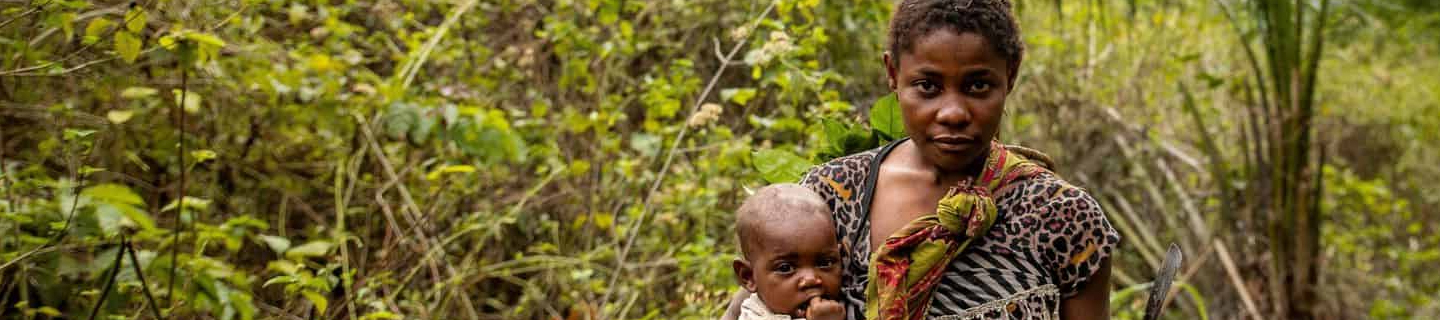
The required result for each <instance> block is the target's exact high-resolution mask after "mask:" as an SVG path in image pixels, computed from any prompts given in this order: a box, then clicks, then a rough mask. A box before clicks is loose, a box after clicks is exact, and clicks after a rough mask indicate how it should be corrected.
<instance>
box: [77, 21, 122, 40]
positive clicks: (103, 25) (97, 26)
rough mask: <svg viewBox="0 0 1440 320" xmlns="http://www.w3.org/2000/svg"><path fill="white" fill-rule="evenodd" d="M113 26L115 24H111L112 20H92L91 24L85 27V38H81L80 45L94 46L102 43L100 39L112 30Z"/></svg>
mask: <svg viewBox="0 0 1440 320" xmlns="http://www.w3.org/2000/svg"><path fill="white" fill-rule="evenodd" d="M113 24H115V23H114V22H110V20H105V19H98V18H97V19H90V24H87V25H85V36H83V37H81V38H80V43H82V44H94V43H96V42H100V37H103V36H104V35H105V31H108V30H110V26H111V25H113Z"/></svg>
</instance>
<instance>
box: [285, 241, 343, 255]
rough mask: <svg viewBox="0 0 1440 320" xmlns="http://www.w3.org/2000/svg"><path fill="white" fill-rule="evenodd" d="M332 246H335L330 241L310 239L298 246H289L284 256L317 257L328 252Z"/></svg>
mask: <svg viewBox="0 0 1440 320" xmlns="http://www.w3.org/2000/svg"><path fill="white" fill-rule="evenodd" d="M334 246H335V245H334V244H332V243H330V242H329V241H324V240H318V241H310V242H306V243H305V244H302V245H300V246H298V247H294V248H290V250H286V251H285V257H286V258H291V259H299V258H306V257H318V256H323V255H325V254H326V253H329V252H330V248H331V247H334Z"/></svg>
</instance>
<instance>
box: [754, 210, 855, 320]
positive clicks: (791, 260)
mask: <svg viewBox="0 0 1440 320" xmlns="http://www.w3.org/2000/svg"><path fill="white" fill-rule="evenodd" d="M735 220H736V222H735V229H736V233H737V234H738V235H739V237H740V259H735V262H734V264H733V265H734V268H735V276H736V277H738V278H739V280H740V285H741V286H744V287H745V289H746V290H750V292H755V293H757V294H759V295H760V300H762V301H764V302H765V306H766V307H768V308H769V309H770V311H771V312H774V313H777V314H780V313H783V314H789V315H790V316H792V317H797V318H799V317H804V315H803V313H804V310H805V307H806V306H807V304H808V303H809V302H810V301H811V299H812V298H815V297H823V298H825V299H829V300H838V299H839V295H840V246H839V245H838V244H836V242H835V241H836V240H835V225H834V223H832V222H831V220H830V210H829V209H828V208H827V207H826V206H825V202H824V200H822V199H820V196H819V195H817V194H815V192H814V191H810V189H808V188H805V187H802V186H800V185H796V184H777V185H771V186H767V187H764V188H761V189H760V190H759V191H757V192H755V195H753V196H750V198H749V199H746V200H745V203H744V204H742V205H740V210H739V211H737V212H736V213H735Z"/></svg>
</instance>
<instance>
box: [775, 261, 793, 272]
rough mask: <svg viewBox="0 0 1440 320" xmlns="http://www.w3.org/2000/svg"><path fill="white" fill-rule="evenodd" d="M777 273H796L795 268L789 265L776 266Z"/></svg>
mask: <svg viewBox="0 0 1440 320" xmlns="http://www.w3.org/2000/svg"><path fill="white" fill-rule="evenodd" d="M775 272H779V273H781V274H789V273H791V272H795V266H792V265H790V264H789V263H781V264H777V265H775Z"/></svg>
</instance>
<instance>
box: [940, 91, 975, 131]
mask: <svg viewBox="0 0 1440 320" xmlns="http://www.w3.org/2000/svg"><path fill="white" fill-rule="evenodd" d="M937 102H938V103H940V104H941V105H940V110H939V111H936V113H935V122H937V123H939V124H941V125H945V126H947V127H963V126H965V124H967V123H969V122H970V110H969V109H966V108H965V100H964V99H962V98H960V97H951V98H949V99H943V101H937Z"/></svg>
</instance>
